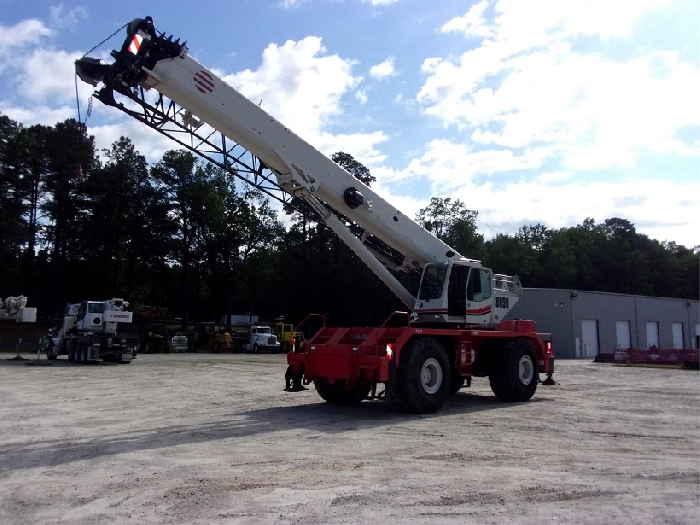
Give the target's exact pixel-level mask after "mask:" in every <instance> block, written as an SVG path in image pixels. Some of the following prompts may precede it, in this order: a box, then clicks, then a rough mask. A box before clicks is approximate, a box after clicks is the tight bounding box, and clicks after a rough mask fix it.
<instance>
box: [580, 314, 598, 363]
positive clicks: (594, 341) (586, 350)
mask: <svg viewBox="0 0 700 525" xmlns="http://www.w3.org/2000/svg"><path fill="white" fill-rule="evenodd" d="M581 335H582V336H583V357H595V356H597V355H598V321H597V320H591V319H583V320H582V321H581Z"/></svg>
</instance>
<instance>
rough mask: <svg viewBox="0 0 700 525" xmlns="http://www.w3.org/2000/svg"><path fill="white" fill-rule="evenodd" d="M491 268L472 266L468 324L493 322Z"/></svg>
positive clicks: (467, 311) (469, 283)
mask: <svg viewBox="0 0 700 525" xmlns="http://www.w3.org/2000/svg"><path fill="white" fill-rule="evenodd" d="M491 281H492V276H491V270H488V269H486V268H474V267H472V268H470V269H469V276H468V277H467V308H466V323H467V324H488V323H490V322H491Z"/></svg>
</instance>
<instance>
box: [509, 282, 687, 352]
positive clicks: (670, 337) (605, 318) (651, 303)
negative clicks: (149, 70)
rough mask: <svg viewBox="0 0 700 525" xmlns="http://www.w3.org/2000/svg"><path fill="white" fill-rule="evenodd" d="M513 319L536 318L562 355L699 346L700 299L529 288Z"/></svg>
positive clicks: (511, 313) (522, 297) (539, 327)
mask: <svg viewBox="0 0 700 525" xmlns="http://www.w3.org/2000/svg"><path fill="white" fill-rule="evenodd" d="M508 319H532V320H534V321H536V322H537V331H538V332H549V333H552V335H553V343H554V351H555V355H556V356H557V357H560V358H584V357H585V358H594V357H596V356H597V355H598V354H609V355H610V356H612V355H613V354H614V352H615V349H616V348H651V347H652V346H655V347H656V348H675V349H678V348H698V339H699V338H700V308H699V302H698V301H694V300H688V299H672V298H668V297H646V296H641V295H624V294H615V293H607V292H583V291H579V290H561V289H547V288H525V290H524V293H523V295H522V296H521V297H520V300H519V301H518V303H517V304H516V305H515V306H514V307H513V309H512V310H511V311H510V312H509V314H508Z"/></svg>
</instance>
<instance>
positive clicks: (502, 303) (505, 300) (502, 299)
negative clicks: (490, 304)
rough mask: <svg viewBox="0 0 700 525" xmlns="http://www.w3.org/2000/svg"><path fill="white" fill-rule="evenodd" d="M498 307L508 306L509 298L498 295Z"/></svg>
mask: <svg viewBox="0 0 700 525" xmlns="http://www.w3.org/2000/svg"><path fill="white" fill-rule="evenodd" d="M496 308H508V298H507V297H496Z"/></svg>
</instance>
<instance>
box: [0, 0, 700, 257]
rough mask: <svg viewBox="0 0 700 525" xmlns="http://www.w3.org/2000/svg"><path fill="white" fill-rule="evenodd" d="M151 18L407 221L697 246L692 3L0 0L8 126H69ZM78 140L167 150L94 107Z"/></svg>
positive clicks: (695, 9) (696, 59) (2, 97)
mask: <svg viewBox="0 0 700 525" xmlns="http://www.w3.org/2000/svg"><path fill="white" fill-rule="evenodd" d="M130 5H134V6H135V7H134V8H130V7H129V6H130ZM145 15H151V16H152V17H153V19H154V22H155V25H156V28H157V29H158V30H159V31H163V32H165V33H166V34H168V35H169V34H173V35H174V36H175V37H180V38H181V39H182V40H187V42H188V47H189V49H190V54H191V55H192V56H194V58H196V59H197V60H198V61H199V62H201V63H202V64H204V65H205V66H207V67H209V68H211V69H213V70H215V72H217V73H218V74H219V75H220V76H221V77H222V78H224V79H225V80H226V81H227V82H228V83H229V84H231V85H232V86H233V87H235V88H236V89H238V90H239V91H241V92H242V93H243V94H244V95H246V96H247V97H249V98H250V99H251V100H254V101H256V102H260V103H261V105H262V107H263V108H264V109H266V110H267V111H268V112H269V113H271V114H273V115H274V116H275V117H277V118H278V119H279V120H280V121H281V122H283V123H284V124H285V125H287V126H288V127H289V128H290V129H292V130H294V131H295V132H296V133H298V134H299V135H301V136H302V137H303V138H305V139H306V140H307V141H308V142H310V143H311V144H313V145H314V146H316V147H317V148H318V149H320V150H321V151H323V152H324V153H326V154H329V155H330V154H331V153H333V152H335V151H340V150H342V151H346V152H347V153H350V154H351V155H353V156H354V157H355V158H357V159H358V160H360V161H361V162H363V163H364V164H365V165H367V166H368V167H369V168H370V169H371V171H372V174H373V175H375V176H376V177H377V179H378V181H377V183H376V184H375V185H374V188H375V189H376V190H377V191H378V192H379V193H380V194H382V195H383V196H384V197H385V198H386V199H387V200H388V201H389V202H391V203H392V204H393V205H395V206H396V207H397V208H398V209H401V210H402V211H404V213H406V214H407V215H410V216H413V215H414V214H415V212H416V211H418V209H419V208H421V207H423V206H425V205H426V204H427V203H428V202H429V200H430V197H432V196H436V197H447V196H451V197H454V198H460V199H462V200H463V201H464V202H465V203H466V204H467V206H468V207H469V208H470V209H475V210H478V211H479V220H478V225H479V229H480V231H481V232H482V233H484V234H485V235H486V237H487V238H490V237H493V236H494V235H496V234H497V233H499V232H503V233H515V232H516V231H517V230H518V228H519V227H520V226H522V225H525V224H535V223H538V222H540V223H543V224H545V225H546V226H548V227H551V228H559V227H563V226H573V225H575V224H580V223H581V222H582V221H583V220H584V219H585V218H586V217H593V218H594V219H595V220H596V221H597V222H602V221H603V220H605V219H606V218H610V217H622V218H626V219H629V220H630V221H632V222H633V223H635V225H636V226H637V230H638V231H640V232H642V233H645V234H647V235H649V236H651V237H653V238H656V239H659V240H668V241H675V242H677V243H678V244H684V245H686V246H688V247H691V246H695V245H698V244H700V162H699V160H700V2H697V1H695V0H567V1H565V2H562V1H560V0H530V1H528V2H523V1H520V0H494V1H476V2H471V1H464V0H463V1H456V0H439V1H435V2H427V1H425V0H236V1H233V0H232V1H208V2H204V1H200V2H192V1H188V2H184V1H174V0H171V1H168V2H163V1H162V0H161V1H158V2H152V1H141V2H138V3H136V4H130V3H125V2H102V1H99V2H98V1H93V2H82V3H71V2H63V3H55V4H54V3H51V2H50V1H49V2H46V1H34V0H25V1H22V2H16V1H8V0H0V86H1V90H0V112H1V113H3V114H5V115H8V116H9V117H11V118H13V119H14V120H16V121H18V122H21V123H23V124H25V125H31V124H35V123H42V124H49V125H51V124H55V123H56V122H58V121H61V120H64V119H65V118H69V117H76V116H77V111H76V102H75V84H74V74H73V71H74V70H73V62H74V60H75V59H76V58H78V57H79V56H82V55H83V54H84V53H85V52H86V51H88V50H89V49H91V48H92V47H93V46H95V45H96V44H98V43H99V42H100V41H102V40H103V39H104V38H106V37H107V36H108V35H110V34H111V33H113V32H114V31H117V30H118V29H119V28H120V27H121V26H122V25H124V24H125V23H126V22H128V21H129V20H131V19H132V18H135V17H143V16H145ZM123 35H124V32H123V31H121V32H119V33H118V35H117V36H116V37H115V38H114V39H112V40H110V41H109V42H108V43H107V44H105V45H103V46H101V47H100V48H98V49H97V50H96V51H95V52H93V53H91V56H103V57H105V58H108V54H109V51H110V50H111V49H113V48H118V47H119V46H120V45H121V42H122V40H123ZM90 93H91V88H90V86H87V85H85V84H82V83H81V84H80V85H79V98H80V101H81V107H82V109H83V117H84V110H85V107H86V106H87V100H88V98H89V96H90ZM88 127H89V131H90V133H92V134H93V135H95V137H96V140H97V144H98V146H99V147H100V148H107V147H109V145H110V144H112V143H113V142H114V141H115V140H117V139H118V138H119V137H120V136H122V135H125V136H129V137H130V138H131V139H132V141H133V142H134V144H135V146H136V147H137V149H138V150H139V151H141V152H142V153H143V154H144V155H146V156H147V158H148V159H149V161H151V162H152V161H156V160H158V158H159V157H160V156H161V155H162V153H163V152H164V151H166V150H167V149H172V148H173V147H174V145H173V143H170V142H168V141H167V139H165V138H163V137H160V136H158V135H157V134H155V133H153V132H152V131H151V130H150V129H148V128H147V127H145V126H143V125H141V124H139V123H138V122H136V121H132V120H131V119H129V118H128V117H126V116H125V115H122V114H121V112H118V111H116V110H114V109H112V108H107V107H105V106H102V105H101V104H100V103H96V104H95V106H94V109H93V112H92V115H91V117H90V118H89V120H88ZM465 255H469V254H465Z"/></svg>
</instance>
